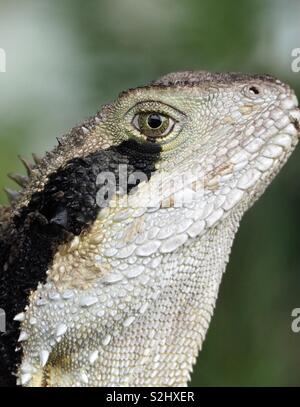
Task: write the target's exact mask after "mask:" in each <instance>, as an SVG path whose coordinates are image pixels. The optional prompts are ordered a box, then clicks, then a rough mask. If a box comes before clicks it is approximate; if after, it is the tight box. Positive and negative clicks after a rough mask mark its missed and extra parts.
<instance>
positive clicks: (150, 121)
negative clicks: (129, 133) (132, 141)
mask: <svg viewBox="0 0 300 407" xmlns="http://www.w3.org/2000/svg"><path fill="white" fill-rule="evenodd" d="M132 124H133V126H134V127H135V128H136V129H137V130H138V131H140V132H141V133H142V134H144V135H145V136H146V137H147V138H149V139H150V140H151V139H156V138H160V137H165V136H167V135H168V134H169V133H170V132H171V131H172V130H173V127H174V125H175V121H174V120H173V119H171V117H169V116H166V115H163V114H161V113H157V112H141V113H138V114H136V115H135V116H134V118H133V121H132Z"/></svg>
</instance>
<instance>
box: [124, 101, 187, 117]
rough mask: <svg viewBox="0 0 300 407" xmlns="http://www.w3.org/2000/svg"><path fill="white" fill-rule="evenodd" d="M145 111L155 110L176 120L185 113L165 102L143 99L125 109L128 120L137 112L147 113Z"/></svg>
mask: <svg viewBox="0 0 300 407" xmlns="http://www.w3.org/2000/svg"><path fill="white" fill-rule="evenodd" d="M147 112H149V113H150V112H157V113H160V114H162V115H164V116H168V117H170V118H171V119H172V120H174V121H177V122H179V121H181V120H183V119H184V118H185V117H186V115H185V114H184V113H183V112H181V111H180V110H178V109H177V108H174V107H173V106H170V105H168V104H166V103H163V102H160V101H155V100H144V101H142V102H138V103H136V104H135V105H134V106H132V107H131V108H130V109H129V110H128V111H127V113H126V116H127V118H128V119H130V122H132V118H133V117H134V116H135V115H136V114H137V113H147Z"/></svg>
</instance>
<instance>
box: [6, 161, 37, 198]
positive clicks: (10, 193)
mask: <svg viewBox="0 0 300 407" xmlns="http://www.w3.org/2000/svg"><path fill="white" fill-rule="evenodd" d="M18 157H19V159H20V161H21V162H22V164H23V165H24V167H25V169H26V172H27V176H26V175H22V174H17V173H14V172H12V173H9V174H8V177H9V178H10V179H11V180H13V181H15V182H16V183H17V184H18V185H19V186H20V187H21V188H22V189H23V188H25V187H26V186H27V185H28V183H29V180H30V177H31V175H32V174H33V169H34V167H35V166H36V165H39V164H40V163H41V161H42V159H41V157H39V156H38V155H37V154H32V157H33V161H34V162H33V163H31V162H30V161H29V160H27V159H26V158H25V157H22V156H18ZM4 191H5V192H6V195H7V197H8V200H9V202H10V203H13V202H15V201H16V200H17V199H18V198H19V197H20V192H19V191H15V190H13V189H10V188H4Z"/></svg>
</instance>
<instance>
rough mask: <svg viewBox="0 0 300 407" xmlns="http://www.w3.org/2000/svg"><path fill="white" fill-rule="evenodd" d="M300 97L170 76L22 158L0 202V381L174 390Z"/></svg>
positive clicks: (264, 84) (274, 83)
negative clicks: (28, 160) (1, 327)
mask: <svg viewBox="0 0 300 407" xmlns="http://www.w3.org/2000/svg"><path fill="white" fill-rule="evenodd" d="M297 105H298V102H297V99H296V96H295V94H294V92H293V91H292V90H291V89H290V88H289V87H288V86H287V85H286V84H284V83H282V82H280V81H279V80H278V79H276V78H273V77H271V76H269V75H246V74H235V73H224V74H217V73H208V72H202V71H200V72H179V73H172V74H169V75H166V76H164V77H162V78H161V79H159V80H158V81H156V82H154V83H152V84H150V85H149V86H145V87H139V88H136V89H132V90H129V91H126V92H123V93H121V94H120V96H119V97H118V99H117V100H116V101H115V102H114V103H111V104H109V105H106V106H104V107H103V108H102V110H101V111H100V112H99V113H98V114H97V115H96V116H94V117H92V118H91V119H89V120H87V121H86V122H85V123H83V124H82V125H80V126H78V127H76V128H74V129H72V130H71V132H70V133H69V134H68V135H66V136H63V137H62V138H61V139H59V145H58V146H57V147H56V148H55V149H54V150H53V151H52V152H51V153H47V154H46V156H45V157H44V158H43V159H42V160H41V161H39V160H37V159H36V164H35V165H34V166H33V167H30V166H29V165H28V172H29V179H25V178H22V179H20V178H18V181H19V183H21V184H22V185H23V186H24V188H23V189H22V190H21V192H20V194H19V195H16V194H12V193H10V195H11V196H12V195H13V196H12V198H13V202H12V205H11V207H10V208H2V209H1V211H0V214H1V225H0V232H1V235H0V237H1V240H0V259H1V263H0V267H2V271H1V276H2V277H1V284H2V288H1V290H2V291H1V293H2V300H1V301H2V303H1V304H0V306H1V308H3V309H4V310H5V311H6V313H7V326H8V330H7V333H6V335H3V336H1V348H0V350H1V352H2V356H1V357H2V366H4V367H2V370H1V376H2V377H1V382H2V383H3V384H4V385H13V384H15V373H16V376H17V384H20V385H23V386H186V385H187V383H188V381H189V380H190V374H191V372H192V368H193V365H194V364H195V361H196V357H197V355H198V352H199V350H200V349H201V347H202V343H203V341H204V338H205V335H206V331H207V329H208V326H209V323H210V320H211V316H212V314H213V309H214V307H215V303H216V299H217V295H218V289H219V285H220V282H221V278H222V275H223V273H224V271H225V267H226V264H227V262H228V259H229V254H230V250H231V246H232V243H233V239H234V236H235V234H236V231H237V229H238V226H239V223H240V220H241V218H242V216H243V214H244V213H245V211H246V210H247V209H248V208H249V207H250V206H251V205H252V204H253V203H254V202H255V201H256V200H257V199H258V198H259V197H260V196H261V194H262V193H263V192H264V190H265V189H266V187H267V186H268V185H269V184H270V182H271V181H272V180H273V178H274V176H275V175H276V174H277V173H278V171H279V170H280V169H281V168H282V166H283V165H284V163H285V162H286V160H287V159H288V157H289V156H290V154H291V153H292V151H293V150H294V148H295V146H296V144H297V141H298V137H299V121H300V111H299V109H298V108H297ZM145 115H146V120H147V121H146V122H145V123H144V122H143V117H144V116H145ZM148 115H151V117H150V116H148ZM149 117H150V119H149ZM149 120H150V121H149ZM151 120H152V122H153V123H152V122H151ZM159 120H162V121H163V123H166V126H167V127H168V128H167V130H166V131H164V132H163V131H161V133H159V130H156V129H155V130H154V127H157V123H158V122H157V121H159ZM149 123H152V124H153V128H151V129H149V126H150V125H149ZM124 172H125V176H124V174H123V173H124ZM109 174H112V175H114V176H115V177H116V178H117V181H116V183H115V185H116V186H117V190H116V191H114V189H113V186H114V184H113V183H112V184H111V183H109V182H108V183H107V182H106V181H104V180H103V179H104V178H105V177H107V176H108V178H109ZM103 177H104V178H103ZM124 177H125V178H124ZM130 177H131V178H130ZM14 178H15V179H16V176H14ZM102 178H103V179H102ZM105 179H106V178H105ZM124 179H125V184H124V182H123V183H122V182H121V181H122V180H123V181H124ZM137 179H138V181H137ZM108 184H109V188H108V190H107V193H106V194H104V195H103V194H102V192H103V188H104V189H105V187H107V185H108ZM121 184H122V187H120V186H121ZM124 185H125V187H124ZM126 187H127V188H126ZM101 194H102V195H103V196H104V198H105V202H104V200H103V199H102V198H103V196H102V195H101ZM95 202H97V204H96V203H95ZM16 314H17V315H16ZM16 334H17V336H16ZM17 341H18V344H17ZM16 344H17V349H16V352H15V349H14V348H15V346H16ZM12 348H13V352H14V354H13V355H12Z"/></svg>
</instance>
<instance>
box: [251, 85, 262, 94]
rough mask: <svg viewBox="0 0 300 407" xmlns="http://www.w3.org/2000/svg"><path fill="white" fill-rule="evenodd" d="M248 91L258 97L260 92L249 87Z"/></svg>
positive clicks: (253, 87)
mask: <svg viewBox="0 0 300 407" xmlns="http://www.w3.org/2000/svg"><path fill="white" fill-rule="evenodd" d="M249 91H250V92H251V93H252V94H254V95H259V93H260V91H259V89H258V88H257V87H256V86H250V88H249Z"/></svg>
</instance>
